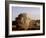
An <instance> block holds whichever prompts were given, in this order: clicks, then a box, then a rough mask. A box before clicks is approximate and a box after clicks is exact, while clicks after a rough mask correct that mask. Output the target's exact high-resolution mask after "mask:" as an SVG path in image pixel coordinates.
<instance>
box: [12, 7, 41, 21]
mask: <svg viewBox="0 0 46 38" xmlns="http://www.w3.org/2000/svg"><path fill="white" fill-rule="evenodd" d="M20 13H27V14H28V15H29V16H31V18H32V19H33V20H34V19H36V20H37V19H40V8H39V7H12V20H15V18H16V17H17V16H18V15H19V14H20Z"/></svg>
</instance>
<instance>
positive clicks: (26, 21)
mask: <svg viewBox="0 0 46 38" xmlns="http://www.w3.org/2000/svg"><path fill="white" fill-rule="evenodd" d="M15 19H16V20H15V21H14V22H13V24H12V25H13V26H15V27H13V28H14V29H13V30H28V29H30V30H31V29H32V28H38V27H39V26H38V27H37V21H35V20H31V17H27V14H25V13H23V14H19V15H18V17H16V18H15ZM39 23H40V22H39Z"/></svg>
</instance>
